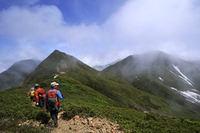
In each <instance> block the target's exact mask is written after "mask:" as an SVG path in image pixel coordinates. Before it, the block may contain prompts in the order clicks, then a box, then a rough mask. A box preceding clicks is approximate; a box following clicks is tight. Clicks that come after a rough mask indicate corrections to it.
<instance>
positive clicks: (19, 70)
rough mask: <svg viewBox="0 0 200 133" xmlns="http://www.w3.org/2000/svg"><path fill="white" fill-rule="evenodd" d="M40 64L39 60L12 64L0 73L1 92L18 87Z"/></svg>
mask: <svg viewBox="0 0 200 133" xmlns="http://www.w3.org/2000/svg"><path fill="white" fill-rule="evenodd" d="M39 64H40V61H39V60H34V59H28V60H22V61H19V62H16V63H14V64H13V65H12V66H11V67H10V68H8V69H7V70H6V71H4V72H2V73H0V84H1V88H0V89H1V90H5V89H8V88H11V87H16V86H19V85H20V84H22V83H23V81H24V79H25V78H26V77H27V76H28V75H29V74H30V73H31V72H33V71H34V70H35V68H36V67H37V66H38V65H39Z"/></svg>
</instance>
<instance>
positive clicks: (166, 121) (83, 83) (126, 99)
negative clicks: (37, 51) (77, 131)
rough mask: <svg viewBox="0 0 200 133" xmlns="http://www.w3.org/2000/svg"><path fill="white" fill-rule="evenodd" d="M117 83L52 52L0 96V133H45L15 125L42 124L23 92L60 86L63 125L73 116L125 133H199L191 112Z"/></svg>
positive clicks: (45, 116)
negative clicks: (106, 123) (98, 119)
mask: <svg viewBox="0 0 200 133" xmlns="http://www.w3.org/2000/svg"><path fill="white" fill-rule="evenodd" d="M55 76H56V77H55ZM122 79H123V78H121V77H120V78H118V79H113V76H112V75H110V76H106V77H105V75H104V74H102V73H100V72H98V71H96V70H94V69H92V68H91V67H89V66H87V65H85V64H84V63H82V62H81V61H79V60H77V59H76V58H74V57H72V56H69V55H67V54H65V53H62V52H60V51H57V50H56V51H54V52H53V53H52V54H51V55H50V56H48V57H47V58H46V59H45V60H44V61H42V62H41V64H40V65H38V67H37V68H36V69H35V71H34V72H33V73H31V74H30V75H29V76H28V78H27V79H26V80H25V82H24V84H23V85H22V86H20V87H17V88H12V89H8V90H6V91H1V93H0V100H1V102H0V106H1V107H4V108H2V109H1V110H0V118H1V121H0V131H10V132H11V131H13V132H16V131H26V132H47V130H48V129H47V128H45V127H43V128H42V127H38V128H34V126H33V125H28V126H26V125H24V126H18V124H19V123H20V122H21V121H25V120H26V119H29V120H30V119H32V120H37V121H42V122H43V123H45V122H47V121H48V119H49V116H48V114H46V113H45V112H44V111H43V110H41V109H40V108H36V107H33V106H31V101H30V100H29V98H28V97H27V91H28V90H29V88H30V87H32V85H34V84H35V83H39V84H40V85H41V86H42V87H44V88H45V90H47V89H48V88H49V87H50V83H51V82H52V81H56V82H59V83H60V85H59V90H60V91H61V92H62V94H63V96H64V100H62V101H61V111H65V114H64V116H65V118H66V119H69V118H72V117H73V116H74V115H77V114H78V115H82V116H85V117H88V116H96V117H102V118H104V117H106V118H107V119H109V120H111V121H113V122H115V123H118V124H119V125H120V127H121V129H122V130H123V131H125V132H127V133H130V132H149V133H151V132H152V133H155V132H196V131H200V127H199V125H200V122H199V121H197V120H198V118H200V117H199V115H198V114H197V113H196V112H195V111H193V110H190V109H188V108H186V107H185V106H182V105H180V104H178V103H176V102H173V101H170V100H169V99H166V98H164V97H158V96H156V95H152V94H150V93H147V92H144V91H143V90H140V89H138V88H136V87H134V86H132V85H131V84H126V83H127V82H125V81H124V80H122ZM144 112H146V113H144ZM192 119H193V120H192ZM194 119H195V120H194Z"/></svg>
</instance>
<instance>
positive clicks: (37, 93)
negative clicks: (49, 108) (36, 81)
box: [35, 88, 46, 102]
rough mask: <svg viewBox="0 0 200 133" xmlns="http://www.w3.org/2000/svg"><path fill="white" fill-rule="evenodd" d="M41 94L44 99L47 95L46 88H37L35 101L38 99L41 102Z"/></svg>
mask: <svg viewBox="0 0 200 133" xmlns="http://www.w3.org/2000/svg"><path fill="white" fill-rule="evenodd" d="M39 94H41V95H42V98H43V100H44V99H45V97H46V93H45V90H44V89H43V88H37V89H36V90H35V101H36V102H39Z"/></svg>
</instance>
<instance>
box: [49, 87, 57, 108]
mask: <svg viewBox="0 0 200 133" xmlns="http://www.w3.org/2000/svg"><path fill="white" fill-rule="evenodd" d="M57 91H58V90H54V91H50V90H49V91H48V99H47V105H48V110H49V111H52V110H55V109H58V107H57V106H58V98H57V95H56V93H57Z"/></svg>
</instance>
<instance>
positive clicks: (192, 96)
mask: <svg viewBox="0 0 200 133" xmlns="http://www.w3.org/2000/svg"><path fill="white" fill-rule="evenodd" d="M170 88H171V89H172V90H175V91H177V92H178V93H179V94H181V95H182V96H184V97H185V98H186V100H188V101H189V102H192V103H200V95H199V94H197V93H195V92H192V91H189V90H187V91H179V90H177V89H176V88H174V87H170ZM193 90H195V89H193Z"/></svg>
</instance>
